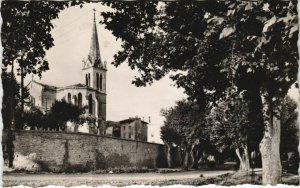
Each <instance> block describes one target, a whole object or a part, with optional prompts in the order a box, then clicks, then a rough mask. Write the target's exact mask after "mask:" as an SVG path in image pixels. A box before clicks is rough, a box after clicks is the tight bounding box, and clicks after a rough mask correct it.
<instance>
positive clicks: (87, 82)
mask: <svg viewBox="0 0 300 188" xmlns="http://www.w3.org/2000/svg"><path fill="white" fill-rule="evenodd" d="M85 85H87V86H88V85H89V78H88V75H87V74H85Z"/></svg>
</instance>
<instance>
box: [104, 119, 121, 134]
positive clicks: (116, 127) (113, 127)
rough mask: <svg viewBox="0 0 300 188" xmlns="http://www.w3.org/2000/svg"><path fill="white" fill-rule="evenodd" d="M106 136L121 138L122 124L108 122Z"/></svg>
mask: <svg viewBox="0 0 300 188" xmlns="http://www.w3.org/2000/svg"><path fill="white" fill-rule="evenodd" d="M105 128H106V130H105V135H106V136H112V137H117V138H120V137H121V131H120V123H119V122H116V121H106V122H105Z"/></svg>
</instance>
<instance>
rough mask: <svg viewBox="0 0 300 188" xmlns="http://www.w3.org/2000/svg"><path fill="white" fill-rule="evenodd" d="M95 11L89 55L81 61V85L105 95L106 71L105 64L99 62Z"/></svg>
mask: <svg viewBox="0 0 300 188" xmlns="http://www.w3.org/2000/svg"><path fill="white" fill-rule="evenodd" d="M95 11H96V10H95V9H94V19H93V26H92V36H91V41H90V42H91V43H90V49H89V54H88V57H87V59H84V60H83V68H82V72H83V75H84V77H83V83H84V84H85V85H86V86H88V87H90V88H93V89H94V90H97V91H98V92H100V93H106V71H107V69H106V62H105V61H104V62H102V61H101V56H100V47H99V41H98V34H97V26H96V15H95Z"/></svg>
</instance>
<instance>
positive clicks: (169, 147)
mask: <svg viewBox="0 0 300 188" xmlns="http://www.w3.org/2000/svg"><path fill="white" fill-rule="evenodd" d="M166 145H167V164H168V168H172V158H171V147H172V146H171V145H170V144H168V143H166Z"/></svg>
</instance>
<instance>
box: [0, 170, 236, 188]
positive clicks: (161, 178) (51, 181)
mask: <svg viewBox="0 0 300 188" xmlns="http://www.w3.org/2000/svg"><path fill="white" fill-rule="evenodd" d="M232 172H233V171H228V170H227V171H188V172H172V173H126V174H87V173H85V174H25V173H24V174H21V173H18V174H4V175H3V186H4V187H11V186H17V185H24V186H30V187H42V186H47V185H61V186H78V185H89V186H97V185H105V184H109V185H115V186H126V185H132V184H143V185H166V184H189V182H193V181H197V180H199V179H200V175H201V174H202V175H203V176H204V177H205V178H208V177H214V176H218V175H222V174H227V173H232Z"/></svg>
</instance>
